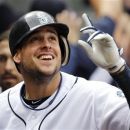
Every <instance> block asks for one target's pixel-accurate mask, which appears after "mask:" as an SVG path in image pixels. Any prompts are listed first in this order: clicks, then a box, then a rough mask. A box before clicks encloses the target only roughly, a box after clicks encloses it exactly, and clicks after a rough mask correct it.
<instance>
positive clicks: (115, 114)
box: [95, 83, 130, 130]
mask: <svg viewBox="0 0 130 130" xmlns="http://www.w3.org/2000/svg"><path fill="white" fill-rule="evenodd" d="M95 118H96V120H95V121H96V124H97V128H98V129H99V130H129V128H130V110H129V106H128V104H127V101H126V98H125V96H124V93H123V92H122V90H120V89H118V88H116V87H113V86H111V85H108V84H106V83H104V85H103V86H102V87H101V88H98V89H96V93H95Z"/></svg>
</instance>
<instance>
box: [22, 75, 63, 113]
mask: <svg viewBox="0 0 130 130" xmlns="http://www.w3.org/2000/svg"><path fill="white" fill-rule="evenodd" d="M61 82H62V75H61V80H60V83H59V86H58V90H57V92H56V94H55V96H54V98H53V99H52V100H51V101H50V102H49V104H48V105H47V106H46V107H44V108H35V107H32V106H30V105H28V104H26V103H25V102H24V99H23V97H22V95H23V94H22V93H21V92H22V88H21V91H20V98H21V101H22V103H23V105H24V106H25V107H27V108H29V109H31V110H35V111H39V110H43V109H46V108H47V107H49V106H50V105H51V104H52V103H53V101H54V100H55V98H56V97H57V95H58V93H59V91H60V87H61ZM42 103H43V102H42Z"/></svg>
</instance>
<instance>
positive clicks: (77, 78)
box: [38, 77, 78, 130]
mask: <svg viewBox="0 0 130 130" xmlns="http://www.w3.org/2000/svg"><path fill="white" fill-rule="evenodd" d="M77 81H78V77H76V80H75V82H74V84H73V85H72V87H71V89H72V88H73V87H74V85H75V84H76V83H77ZM68 93H69V92H68ZM68 93H67V94H66V95H65V96H64V97H63V99H62V100H61V101H60V102H59V103H58V104H57V105H56V106H55V107H54V108H53V109H52V110H51V111H50V112H48V113H47V114H46V115H45V117H44V118H43V119H42V121H41V123H40V125H39V127H38V130H40V129H41V125H42V123H43V121H44V120H45V119H46V117H47V116H48V115H49V114H51V112H52V111H54V110H55V109H56V108H57V107H58V106H59V105H60V104H61V102H62V101H63V100H64V99H65V97H66V96H67V95H68Z"/></svg>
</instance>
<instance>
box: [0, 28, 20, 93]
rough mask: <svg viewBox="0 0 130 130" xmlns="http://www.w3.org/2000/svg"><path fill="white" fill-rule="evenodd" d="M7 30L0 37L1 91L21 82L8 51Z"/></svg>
mask: <svg viewBox="0 0 130 130" xmlns="http://www.w3.org/2000/svg"><path fill="white" fill-rule="evenodd" d="M8 38H9V30H7V31H5V32H3V33H2V34H1V35H0V87H1V91H2V92H3V91H5V90H7V89H8V88H11V87H13V86H14V85H16V84H17V83H19V82H20V81H22V75H21V74H20V73H19V72H18V71H17V69H16V67H15V64H14V62H13V58H12V55H11V52H10V49H9V39H8Z"/></svg>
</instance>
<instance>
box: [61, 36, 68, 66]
mask: <svg viewBox="0 0 130 130" xmlns="http://www.w3.org/2000/svg"><path fill="white" fill-rule="evenodd" d="M60 48H61V53H62V66H65V65H66V64H67V63H68V62H69V58H70V47H69V43H68V40H67V38H65V37H63V36H60Z"/></svg>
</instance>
